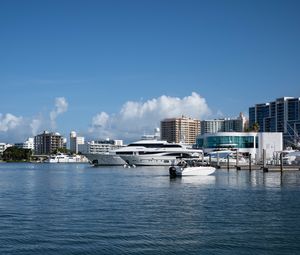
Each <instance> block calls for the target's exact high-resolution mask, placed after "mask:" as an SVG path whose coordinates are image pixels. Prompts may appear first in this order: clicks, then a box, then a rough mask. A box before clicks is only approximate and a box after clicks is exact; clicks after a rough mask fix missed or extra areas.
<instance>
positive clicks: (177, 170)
mask: <svg viewBox="0 0 300 255" xmlns="http://www.w3.org/2000/svg"><path fill="white" fill-rule="evenodd" d="M215 171H216V168H214V167H211V166H195V167H182V166H171V167H170V168H169V173H170V176H171V177H176V176H207V175H210V174H213V173H214V172H215Z"/></svg>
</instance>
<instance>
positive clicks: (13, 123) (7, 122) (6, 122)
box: [0, 113, 23, 132]
mask: <svg viewBox="0 0 300 255" xmlns="http://www.w3.org/2000/svg"><path fill="white" fill-rule="evenodd" d="M22 119H23V118H22V117H17V116H15V115H13V114H11V113H7V114H5V115H2V114H1V113H0V131H2V132H7V131H9V130H12V129H15V128H16V127H17V126H19V125H20V124H21V122H22Z"/></svg>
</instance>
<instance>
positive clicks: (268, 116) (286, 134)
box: [249, 97, 300, 147]
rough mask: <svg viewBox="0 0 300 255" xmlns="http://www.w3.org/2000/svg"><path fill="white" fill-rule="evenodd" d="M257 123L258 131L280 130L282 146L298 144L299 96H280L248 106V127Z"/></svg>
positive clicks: (299, 130)
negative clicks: (271, 100) (270, 100)
mask: <svg viewBox="0 0 300 255" xmlns="http://www.w3.org/2000/svg"><path fill="white" fill-rule="evenodd" d="M254 123H257V124H258V125H259V132H282V133H283V143H284V147H286V146H291V145H299V143H300V139H299V135H300V97H299V98H297V97H296V98H295V97H282V98H278V99H276V100H275V101H273V102H268V103H263V104H256V105H255V106H253V107H250V108H249V127H252V126H253V124H254Z"/></svg>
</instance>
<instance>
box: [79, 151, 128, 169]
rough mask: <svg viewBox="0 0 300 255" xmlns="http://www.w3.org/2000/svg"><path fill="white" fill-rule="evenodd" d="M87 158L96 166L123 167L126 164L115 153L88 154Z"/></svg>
mask: <svg viewBox="0 0 300 255" xmlns="http://www.w3.org/2000/svg"><path fill="white" fill-rule="evenodd" d="M85 156H86V157H87V158H88V160H89V162H90V163H91V164H92V165H94V166H123V165H125V164H126V162H125V161H124V160H123V159H122V158H120V156H118V155H116V153H115V152H114V151H109V152H103V153H86V154H85Z"/></svg>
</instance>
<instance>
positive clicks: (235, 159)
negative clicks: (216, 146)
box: [204, 150, 249, 165]
mask: <svg viewBox="0 0 300 255" xmlns="http://www.w3.org/2000/svg"><path fill="white" fill-rule="evenodd" d="M204 161H205V162H207V163H210V164H214V165H215V164H219V165H225V164H226V165H227V164H228V163H229V165H237V164H238V165H248V164H249V161H248V160H247V159H246V158H245V157H244V156H243V155H242V154H239V153H238V154H237V153H236V151H231V150H221V151H212V152H210V153H208V155H207V156H206V157H204Z"/></svg>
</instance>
